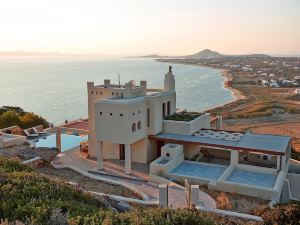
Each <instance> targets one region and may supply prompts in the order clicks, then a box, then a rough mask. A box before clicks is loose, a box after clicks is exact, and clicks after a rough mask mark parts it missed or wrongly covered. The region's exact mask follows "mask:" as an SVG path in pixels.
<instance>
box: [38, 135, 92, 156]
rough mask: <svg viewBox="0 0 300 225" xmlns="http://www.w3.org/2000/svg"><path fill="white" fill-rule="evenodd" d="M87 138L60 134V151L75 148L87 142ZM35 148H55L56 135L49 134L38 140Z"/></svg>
mask: <svg viewBox="0 0 300 225" xmlns="http://www.w3.org/2000/svg"><path fill="white" fill-rule="evenodd" d="M87 138H88V137H87V136H83V137H81V136H77V135H68V134H61V151H62V152H64V151H66V150H69V149H71V148H74V147H76V146H79V144H80V142H82V141H85V140H87ZM35 146H36V147H47V148H55V147H56V134H51V135H49V136H46V137H44V138H40V139H38V140H37V141H35Z"/></svg>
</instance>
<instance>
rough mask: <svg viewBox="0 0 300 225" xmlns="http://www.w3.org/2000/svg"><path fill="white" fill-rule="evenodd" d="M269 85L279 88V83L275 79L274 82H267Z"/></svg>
mask: <svg viewBox="0 0 300 225" xmlns="http://www.w3.org/2000/svg"><path fill="white" fill-rule="evenodd" d="M269 87H270V88H279V85H278V83H277V82H276V81H275V82H271V83H270V84H269Z"/></svg>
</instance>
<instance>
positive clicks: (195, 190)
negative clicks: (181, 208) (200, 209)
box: [190, 185, 200, 208]
mask: <svg viewBox="0 0 300 225" xmlns="http://www.w3.org/2000/svg"><path fill="white" fill-rule="evenodd" d="M199 193H200V191H199V185H191V200H190V201H191V205H192V208H193V207H194V206H196V205H198V204H199V201H200V195H199Z"/></svg>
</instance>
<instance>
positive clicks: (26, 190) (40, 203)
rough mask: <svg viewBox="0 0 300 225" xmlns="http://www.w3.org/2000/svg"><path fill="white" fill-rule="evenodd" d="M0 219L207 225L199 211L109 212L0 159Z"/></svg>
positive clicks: (66, 187) (89, 198) (49, 224)
mask: <svg viewBox="0 0 300 225" xmlns="http://www.w3.org/2000/svg"><path fill="white" fill-rule="evenodd" d="M0 177H1V180H0V199H1V201H0V220H1V219H3V220H8V221H17V220H19V221H22V222H24V223H26V224H32V225H35V224H42V225H45V224H46V225H55V224H71V225H73V224H74V225H79V224H80V225H81V224H89V225H90V224H95V225H98V224H118V225H122V224H124V225H125V224H126V225H130V224H134V225H148V224H149V225H150V224H166V225H171V224H174V225H181V224H182V225H184V224H185V225H189V224H190V225H192V224H196V225H197V224H199V225H202V224H203V225H209V224H213V222H212V221H210V220H208V219H207V218H205V217H204V216H203V215H202V214H201V213H200V212H199V211H193V210H187V209H182V210H171V209H159V208H135V209H133V210H131V211H129V212H126V213H116V212H112V211H109V210H108V209H107V208H106V207H105V206H104V205H103V203H102V202H100V201H99V200H97V199H95V198H93V197H92V196H90V195H87V194H84V193H82V192H80V191H78V190H75V189H74V188H73V187H72V186H71V185H68V184H66V183H64V182H62V181H60V180H54V179H51V180H50V179H48V178H46V177H44V176H42V175H39V174H38V173H37V172H35V171H34V170H32V169H30V168H28V167H27V166H24V165H21V164H19V163H18V162H16V161H13V160H8V159H5V158H1V157H0Z"/></svg>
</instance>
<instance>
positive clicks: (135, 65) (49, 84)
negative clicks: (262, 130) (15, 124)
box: [0, 57, 234, 125]
mask: <svg viewBox="0 0 300 225" xmlns="http://www.w3.org/2000/svg"><path fill="white" fill-rule="evenodd" d="M169 65H171V66H172V67H173V73H174V75H175V80H176V92H177V108H182V109H187V110H189V111H203V110H207V109H210V108H213V107H216V106H219V105H222V104H225V103H228V102H231V101H233V100H234V96H233V94H232V92H231V91H230V90H228V89H227V88H225V87H224V79H225V78H224V77H222V76H221V71H220V70H217V69H212V68H207V67H200V66H191V65H182V64H169V63H161V62H157V61H155V60H153V59H145V58H92V59H86V58H84V59H80V58H75V59H74V58H70V59H69V58H61V57H58V58H55V57H54V58H43V57H42V58H39V57H7V58H5V57H4V58H3V57H2V58H0V106H4V105H9V106H20V107H21V108H23V109H24V110H25V111H29V112H34V113H36V114H39V115H41V116H43V117H45V118H46V119H47V120H48V121H50V122H52V123H54V124H55V125H57V124H60V123H63V122H64V121H65V120H66V119H67V120H69V121H70V120H74V119H79V118H86V117H87V87H86V83H87V81H94V82H95V85H97V84H102V83H103V80H104V79H111V82H112V83H118V80H119V79H118V75H119V77H120V82H121V84H124V83H125V82H128V81H130V80H135V81H136V83H137V84H139V81H140V80H147V82H148V83H147V84H148V87H150V88H162V87H163V81H164V75H165V74H166V72H167V71H168V66H169Z"/></svg>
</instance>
